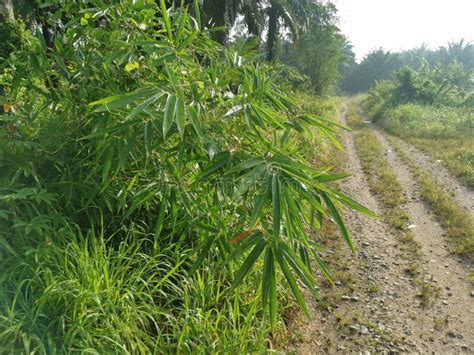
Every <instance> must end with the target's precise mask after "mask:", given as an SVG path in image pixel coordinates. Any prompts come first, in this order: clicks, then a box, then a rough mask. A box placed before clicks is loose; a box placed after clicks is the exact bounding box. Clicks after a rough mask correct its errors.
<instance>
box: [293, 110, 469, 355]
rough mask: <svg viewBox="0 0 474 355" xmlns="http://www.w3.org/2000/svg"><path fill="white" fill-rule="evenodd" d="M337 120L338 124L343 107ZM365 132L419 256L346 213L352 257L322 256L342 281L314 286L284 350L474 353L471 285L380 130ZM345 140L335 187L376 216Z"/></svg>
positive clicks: (380, 228)
mask: <svg viewBox="0 0 474 355" xmlns="http://www.w3.org/2000/svg"><path fill="white" fill-rule="evenodd" d="M341 115H342V121H343V122H345V115H346V109H345V108H344V109H343V110H342V112H341ZM370 128H372V129H374V132H375V133H376V135H377V137H378V139H379V140H380V142H381V144H382V146H383V149H384V151H385V157H386V159H387V161H388V162H389V164H390V165H391V166H392V167H393V169H394V171H395V173H396V175H397V179H398V181H399V182H400V184H401V185H402V187H403V188H404V190H405V192H406V194H407V197H409V198H408V199H407V203H406V205H405V206H403V207H404V209H406V211H407V212H408V213H409V215H410V219H411V221H410V223H411V227H413V229H412V231H413V234H414V239H415V241H416V242H417V243H418V244H419V245H420V248H419V251H418V252H416V251H414V250H411V249H410V248H409V247H408V246H409V245H410V244H407V243H404V241H403V240H401V239H400V237H399V236H396V235H395V234H394V233H393V232H392V231H391V229H390V227H389V226H388V225H387V224H386V223H385V222H384V221H383V219H379V220H373V219H370V218H368V217H365V216H363V215H361V214H359V213H356V212H354V211H347V213H346V223H347V225H348V228H349V230H350V232H351V233H352V236H353V239H354V242H355V244H356V245H357V249H358V252H357V253H356V254H351V253H350V252H349V251H348V248H343V247H342V248H341V250H340V251H337V250H332V251H331V250H329V251H328V253H337V257H338V258H339V259H340V262H339V263H340V264H341V266H340V268H339V269H340V272H339V273H337V275H339V276H340V275H343V276H344V279H345V280H342V282H341V281H339V280H337V278H336V285H335V286H329V285H327V286H323V287H322V289H321V295H322V299H323V300H324V301H325V303H324V302H322V301H321V300H320V301H319V302H313V303H311V304H310V305H311V318H310V319H307V318H306V317H304V316H303V315H301V317H300V319H298V320H297V321H296V325H292V326H293V327H295V328H296V331H295V334H296V335H295V339H294V341H293V342H292V343H291V344H290V345H289V346H288V347H287V349H285V350H286V351H288V352H294V353H298V354H317V353H328V352H329V353H334V352H338V353H353V352H362V353H367V352H369V353H392V352H408V353H428V352H430V353H432V352H434V353H442V354H445V353H472V354H474V292H473V291H474V287H473V285H472V284H471V283H470V282H469V281H468V274H469V272H470V270H469V266H468V265H463V264H462V261H461V260H460V259H458V258H457V257H455V256H453V255H450V254H449V253H448V252H447V249H446V245H445V240H444V237H443V234H444V232H443V229H442V228H441V226H440V225H439V223H437V222H436V221H435V220H434V217H433V215H432V214H431V212H430V210H429V208H428V207H427V206H426V205H425V204H424V203H423V202H422V201H421V199H420V197H419V191H420V188H419V186H418V185H417V184H416V183H415V179H414V178H413V177H412V176H411V173H410V171H409V170H408V168H407V167H406V166H405V165H404V164H403V162H402V161H401V160H400V159H399V157H398V156H397V155H396V154H395V152H394V151H393V149H392V148H391V147H390V145H389V144H388V142H387V140H386V139H385V137H384V135H383V133H382V132H380V131H378V130H376V129H375V127H373V126H370ZM353 135H354V133H352V132H347V133H345V134H344V136H343V143H344V145H345V148H346V154H347V164H346V167H345V169H346V171H350V172H351V173H352V176H351V177H350V178H348V179H347V180H346V181H345V183H344V185H343V188H344V190H345V191H346V192H347V193H349V194H350V195H351V196H353V197H354V198H355V199H356V200H358V201H359V202H361V203H363V204H364V205H365V206H367V207H368V208H370V209H371V210H372V211H374V212H375V213H377V215H379V216H382V215H383V206H382V205H380V204H379V202H378V201H377V196H376V195H374V193H373V192H372V191H371V190H370V188H369V185H368V183H367V181H366V177H365V174H364V172H363V170H362V167H361V164H360V160H359V157H358V155H357V151H356V147H355V143H354V138H353ZM407 149H410V148H407ZM442 174H444V173H442ZM453 186H454V185H453ZM336 249H337V248H336ZM337 275H336V276H337ZM317 277H320V276H319V275H317ZM347 280H349V282H347ZM321 284H323V285H324V282H323V281H322V280H321ZM325 297H326V298H325Z"/></svg>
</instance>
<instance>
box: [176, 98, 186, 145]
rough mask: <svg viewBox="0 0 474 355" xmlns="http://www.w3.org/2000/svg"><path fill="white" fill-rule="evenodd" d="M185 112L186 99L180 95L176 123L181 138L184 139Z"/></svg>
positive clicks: (177, 103) (177, 102)
mask: <svg viewBox="0 0 474 355" xmlns="http://www.w3.org/2000/svg"><path fill="white" fill-rule="evenodd" d="M185 114H186V113H185V107H184V99H183V98H182V97H181V96H178V99H177V101H176V124H177V125H178V131H179V135H180V136H181V139H183V136H184V128H185V125H186V121H185Z"/></svg>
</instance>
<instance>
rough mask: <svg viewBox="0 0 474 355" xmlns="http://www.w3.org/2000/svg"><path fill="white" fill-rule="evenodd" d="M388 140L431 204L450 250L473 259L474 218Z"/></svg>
mask: <svg viewBox="0 0 474 355" xmlns="http://www.w3.org/2000/svg"><path fill="white" fill-rule="evenodd" d="M389 140H390V144H391V145H392V146H393V147H394V149H395V151H396V152H397V154H398V155H399V156H400V158H401V159H402V160H403V161H404V163H405V164H407V166H408V167H409V168H410V170H411V172H412V173H413V175H414V177H415V179H416V180H417V181H418V183H419V184H420V186H421V188H422V190H421V193H422V197H423V199H424V200H425V201H426V202H427V203H428V204H429V205H430V206H431V208H432V209H433V211H434V213H435V215H436V217H437V218H438V220H439V221H440V222H441V224H442V226H443V228H444V229H445V231H446V238H447V241H448V244H449V247H450V250H451V251H452V252H454V253H458V254H463V255H466V256H467V257H468V258H469V259H470V260H471V261H474V220H473V218H472V216H471V215H470V214H469V213H468V212H467V211H466V210H464V209H463V208H462V207H460V206H459V205H458V204H457V203H456V202H455V201H454V200H453V199H452V198H451V197H450V196H449V194H448V193H446V192H445V191H444V190H443V188H442V186H441V185H440V184H439V183H438V182H437V181H435V180H434V179H433V178H432V177H430V176H428V175H427V174H425V173H424V172H423V171H422V170H421V169H420V168H419V167H418V166H417V165H416V164H415V163H414V162H413V161H412V160H411V159H410V157H409V156H407V155H406V154H405V153H404V152H403V151H402V150H401V149H400V147H399V145H398V143H397V142H396V141H395V140H394V139H392V138H390V137H389Z"/></svg>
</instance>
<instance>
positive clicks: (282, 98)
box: [0, 0, 368, 353]
mask: <svg viewBox="0 0 474 355" xmlns="http://www.w3.org/2000/svg"><path fill="white" fill-rule="evenodd" d="M168 3H169V2H165V1H164V0H161V1H160V2H158V3H154V2H147V1H134V2H130V1H125V0H124V1H119V2H115V3H114V4H113V5H110V3H109V2H106V1H100V0H97V1H89V2H82V1H77V2H76V1H68V2H64V3H61V6H58V5H54V6H50V7H48V6H47V4H45V5H44V6H43V7H42V8H41V14H39V15H38V14H35V13H33V14H32V13H31V12H29V13H30V15H28V16H32V18H33V20H31V22H29V26H30V27H31V28H32V32H31V33H30V32H28V31H20V32H17V33H18V34H20V35H21V42H22V43H23V46H22V47H17V48H16V50H15V51H13V52H10V53H7V55H8V58H7V60H6V61H4V62H3V64H2V67H1V77H0V80H1V83H2V85H3V87H4V92H3V94H2V96H0V100H1V103H2V111H3V112H2V114H1V115H0V137H1V141H0V169H1V171H2V174H1V176H0V230H1V231H2V233H1V235H0V269H1V270H2V271H3V272H2V275H1V282H0V307H1V310H2V312H1V313H0V348H1V349H2V350H5V351H6V352H20V351H24V352H30V351H33V352H39V353H52V352H56V351H57V352H68V351H71V349H74V351H78V352H86V351H95V352H98V353H112V352H130V353H138V352H140V353H149V352H152V351H155V352H174V351H176V350H180V351H185V352H198V353H199V352H209V351H213V350H215V349H219V350H220V351H223V352H226V351H228V352H251V351H261V350H262V348H264V346H265V345H264V340H263V339H264V338H265V337H267V335H268V331H269V329H272V330H273V331H275V330H276V328H277V327H276V326H277V322H278V320H279V319H280V313H279V308H278V307H279V305H278V299H281V298H282V297H287V296H284V295H282V293H279V292H277V290H278V289H281V288H282V287H288V289H289V290H291V293H292V295H293V297H294V298H295V300H296V302H298V303H299V304H300V306H301V307H303V309H305V302H304V299H303V296H302V293H301V291H300V289H299V283H301V284H304V285H305V287H306V288H307V289H308V290H309V291H310V292H311V293H312V294H315V293H316V285H315V281H314V279H313V274H312V271H311V268H312V265H313V264H315V265H317V266H318V267H319V268H320V270H321V271H322V273H323V274H325V275H326V276H328V277H329V270H328V269H327V268H326V266H325V264H324V262H323V260H321V257H320V254H319V253H318V252H319V251H320V250H321V248H322V245H321V243H322V238H321V236H320V235H319V233H320V228H321V225H322V223H324V222H325V221H329V220H330V221H332V222H333V223H335V224H336V225H337V227H338V228H339V230H340V232H341V234H342V236H343V237H344V238H345V239H346V241H347V243H348V244H349V245H350V246H351V247H352V243H351V239H350V236H349V235H348V233H347V231H346V229H345V227H344V224H343V222H342V219H341V216H340V214H339V206H340V205H341V204H342V205H347V206H349V207H351V208H354V209H357V210H360V211H365V212H367V213H368V211H366V210H365V209H364V208H363V207H362V206H360V205H359V204H357V203H356V202H354V201H353V200H351V199H350V198H349V197H348V196H346V195H344V194H343V193H341V192H340V191H338V190H336V189H335V188H333V187H332V186H331V185H330V184H329V183H330V182H331V181H333V180H336V179H340V178H343V177H345V176H346V175H344V174H335V173H330V172H329V170H328V169H327V168H316V167H314V166H310V165H309V164H308V163H307V162H306V159H305V156H303V155H302V154H300V153H299V151H300V150H301V147H302V145H303V142H302V141H301V137H302V136H303V135H304V137H309V136H310V135H311V134H318V135H319V137H326V139H329V140H331V141H332V142H334V144H336V145H337V144H338V143H337V142H336V140H335V138H334V133H335V131H336V129H337V127H338V125H337V124H336V123H334V122H332V121H330V120H327V119H326V118H324V117H321V116H319V115H316V114H311V113H305V112H303V111H302V110H301V108H300V107H299V105H298V103H297V102H296V101H295V100H294V99H293V98H292V97H291V96H290V95H288V92H289V88H288V87H283V86H282V85H285V84H284V79H283V75H280V73H279V71H278V68H279V66H273V65H268V64H264V63H261V62H259V61H258V58H259V56H258V54H257V53H256V47H257V45H258V43H257V42H256V41H255V40H254V39H253V38H247V39H243V40H240V41H237V43H236V44H235V45H234V46H232V47H230V48H226V47H224V46H222V45H220V44H219V43H217V42H215V41H213V40H212V39H211V38H210V35H209V31H208V30H207V29H206V26H204V25H203V23H202V21H201V16H200V9H199V7H198V5H197V4H198V2H197V1H196V2H194V6H193V7H192V8H186V7H185V8H182V7H179V6H176V7H171V8H167V4H168ZM270 3H271V5H272V2H270ZM282 4H286V2H283V3H280V5H282ZM290 4H292V2H288V6H289V5H290ZM280 5H279V6H280ZM204 8H205V10H206V7H204ZM283 9H284V7H281V8H280V9H279V11H283ZM188 11H193V12H194V14H195V16H191V15H190V14H189V12H188ZM206 11H207V10H206ZM279 14H280V15H279V16H284V12H280V13H279ZM17 15H18V13H17ZM45 30H46V31H47V32H48V34H46V33H45ZM212 33H213V32H211V35H212ZM277 82H278V84H277ZM321 139H322V138H321ZM285 285H286V286H285Z"/></svg>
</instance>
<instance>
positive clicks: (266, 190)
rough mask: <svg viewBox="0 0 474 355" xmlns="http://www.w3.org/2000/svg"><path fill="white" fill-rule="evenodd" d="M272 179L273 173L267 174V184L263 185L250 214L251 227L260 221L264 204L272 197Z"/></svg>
mask: <svg viewBox="0 0 474 355" xmlns="http://www.w3.org/2000/svg"><path fill="white" fill-rule="evenodd" d="M271 180H272V175H271V174H267V179H266V184H265V185H264V186H263V188H262V190H261V191H260V194H259V195H258V197H257V199H256V200H255V204H254V206H253V209H252V214H251V216H250V228H253V227H255V225H256V224H257V223H258V222H259V221H260V218H261V214H262V209H263V205H264V204H265V202H266V201H267V200H268V199H269V198H270V188H271V186H270V184H271Z"/></svg>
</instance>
